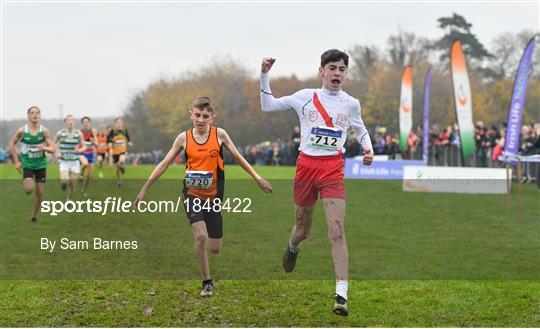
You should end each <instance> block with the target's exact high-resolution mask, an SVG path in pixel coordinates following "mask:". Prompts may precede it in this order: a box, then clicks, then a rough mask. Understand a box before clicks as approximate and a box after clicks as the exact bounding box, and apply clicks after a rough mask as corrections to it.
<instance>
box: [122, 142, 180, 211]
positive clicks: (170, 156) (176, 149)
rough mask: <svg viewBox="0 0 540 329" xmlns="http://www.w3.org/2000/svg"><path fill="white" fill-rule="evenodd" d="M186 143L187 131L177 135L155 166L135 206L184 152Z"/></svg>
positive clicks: (135, 205)
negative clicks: (163, 156)
mask: <svg viewBox="0 0 540 329" xmlns="http://www.w3.org/2000/svg"><path fill="white" fill-rule="evenodd" d="M185 145H186V133H181V134H180V135H178V136H177V137H176V139H175V140H174V143H173V145H172V147H171V149H170V150H169V152H168V153H167V155H166V156H165V158H164V159H163V160H161V162H160V163H159V164H158V165H157V166H156V168H154V171H152V174H150V178H148V180H147V181H146V183H145V184H144V186H143V187H142V188H141V190H140V192H139V194H138V195H137V198H136V199H135V201H134V202H133V207H135V208H136V207H137V205H138V204H139V202H140V201H142V200H143V199H144V195H145V194H146V191H148V189H149V188H150V187H151V186H152V185H153V184H154V182H155V181H157V180H158V179H159V177H161V175H163V173H164V172H165V171H167V168H169V165H170V164H171V163H172V162H173V161H174V159H175V158H176V157H177V156H178V154H180V152H182V150H183V149H184V148H185Z"/></svg>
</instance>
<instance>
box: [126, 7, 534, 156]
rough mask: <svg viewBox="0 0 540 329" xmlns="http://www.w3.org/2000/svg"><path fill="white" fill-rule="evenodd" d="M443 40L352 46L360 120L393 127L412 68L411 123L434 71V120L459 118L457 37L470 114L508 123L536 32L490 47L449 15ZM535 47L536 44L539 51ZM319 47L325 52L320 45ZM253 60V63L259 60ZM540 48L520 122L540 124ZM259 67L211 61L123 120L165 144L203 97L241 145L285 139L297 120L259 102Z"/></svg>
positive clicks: (504, 37) (136, 135)
mask: <svg viewBox="0 0 540 329" xmlns="http://www.w3.org/2000/svg"><path fill="white" fill-rule="evenodd" d="M437 22H438V27H439V28H440V30H441V35H442V36H441V38H439V39H435V40H429V39H427V38H424V37H421V36H417V35H415V34H414V33H411V32H406V31H401V30H399V31H398V32H397V33H396V34H395V35H391V36H389V37H388V39H387V41H386V47H385V48H380V47H377V46H374V45H362V44H359V45H355V46H353V47H352V49H350V50H348V51H347V52H348V53H349V55H350V62H349V77H348V81H347V83H346V84H345V86H344V90H345V91H347V92H348V93H349V94H351V95H352V96H354V97H357V98H358V99H359V100H360V102H361V104H362V117H363V119H364V122H365V123H366V125H368V127H371V128H373V127H374V126H376V125H379V126H384V127H387V129H389V130H390V131H395V132H397V130H398V106H399V92H400V78H401V70H402V68H403V67H404V66H405V65H412V67H413V108H414V109H413V126H414V128H416V127H417V126H421V122H422V118H421V112H422V111H421V108H422V101H423V94H424V90H423V89H424V74H425V72H426V69H427V68H428V67H430V68H431V74H432V85H431V103H430V117H431V121H432V122H436V123H439V124H440V125H443V126H447V125H450V124H451V123H453V122H456V121H457V120H456V117H455V109H454V103H453V102H454V100H453V93H452V80H451V75H450V64H449V50H450V45H451V43H452V42H453V41H454V40H455V39H459V40H460V41H461V43H462V46H463V51H464V53H465V56H466V58H467V64H468V73H469V79H470V85H471V91H472V95H473V101H472V104H473V119H474V120H475V121H477V120H480V121H483V122H484V123H485V124H486V125H492V124H500V123H502V122H503V121H506V117H507V114H508V104H509V102H510V98H511V93H512V87H513V79H514V74H515V71H516V70H517V66H518V64H519V59H520V57H521V54H522V52H523V50H524V48H525V46H526V44H527V42H528V41H529V39H530V38H531V37H533V36H534V34H535V33H537V31H530V30H524V31H521V32H519V33H509V32H506V33H503V34H500V35H498V36H497V37H496V38H495V39H494V40H492V43H491V45H490V47H486V46H484V45H483V44H482V43H481V42H480V41H479V40H478V39H477V37H476V36H475V35H474V33H473V31H472V27H473V24H471V23H469V22H468V21H467V20H466V19H465V18H464V17H462V16H460V15H458V14H453V15H452V16H449V17H441V18H439V19H438V21H437ZM538 47H540V45H537V48H538ZM321 52H322V50H321ZM256 64H258V63H256ZM538 64H540V50H538V49H536V51H535V56H534V64H533V68H534V70H533V72H532V75H531V78H530V80H529V87H528V91H527V102H526V106H525V108H524V117H523V122H524V123H529V122H532V121H536V122H540V111H539V108H540V106H539V105H540V68H539V66H538ZM316 70H317V68H314V70H313V71H314V75H313V76H312V77H310V78H307V79H299V78H298V77H296V76H295V75H290V76H282V77H276V76H272V79H271V86H272V92H273V94H274V95H275V96H276V97H279V96H284V95H290V94H292V93H294V92H295V91H297V90H299V89H302V88H318V87H320V79H319V78H318V77H317V75H316V72H317V71H316ZM259 89H260V88H259V79H258V72H251V71H250V70H249V69H248V68H247V67H246V66H245V65H244V64H243V63H241V62H239V61H235V60H234V59H231V58H222V59H219V60H214V61H213V62H212V63H210V64H208V65H207V66H205V67H203V68H201V69H199V70H197V72H185V73H183V74H181V75H180V76H177V77H173V78H162V79H159V80H157V81H154V82H152V83H150V84H149V85H148V86H147V87H146V88H145V89H144V90H141V91H139V92H138V93H137V94H136V95H134V96H133V97H132V99H131V100H130V103H129V106H128V107H127V108H126V110H125V113H124V114H125V121H126V125H127V126H128V128H129V129H130V134H132V138H133V140H134V141H136V146H135V150H153V149H167V148H168V147H169V146H170V144H171V143H172V138H173V137H174V136H176V135H177V134H178V133H180V132H181V131H184V130H187V129H189V128H191V127H192V123H191V121H190V119H189V115H188V110H189V108H190V104H191V101H192V100H193V99H194V98H195V97H197V96H200V95H206V96H209V97H211V98H212V99H213V100H214V101H215V102H216V104H217V111H216V112H217V113H216V114H217V122H216V125H219V126H221V127H223V128H225V129H227V131H228V132H229V133H230V135H232V138H233V139H234V140H235V141H237V143H238V144H239V145H249V144H256V143H259V142H261V141H264V140H275V139H276V138H289V137H290V135H291V133H292V129H293V126H294V125H296V124H298V119H297V116H296V113H294V112H293V111H290V112H286V113H283V114H280V115H272V114H268V113H263V112H262V111H261V110H260V102H259V91H260V90H259Z"/></svg>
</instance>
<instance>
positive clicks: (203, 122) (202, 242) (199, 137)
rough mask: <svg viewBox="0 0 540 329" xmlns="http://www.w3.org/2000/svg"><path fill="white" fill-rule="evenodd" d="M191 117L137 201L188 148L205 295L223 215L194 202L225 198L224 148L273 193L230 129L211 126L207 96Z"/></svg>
mask: <svg viewBox="0 0 540 329" xmlns="http://www.w3.org/2000/svg"><path fill="white" fill-rule="evenodd" d="M190 113H191V120H192V121H193V127H194V128H193V129H190V130H188V131H184V132H182V133H180V134H179V135H178V136H177V137H176V139H175V141H174V143H173V146H172V147H171V149H170V150H169V152H168V153H167V155H166V156H165V158H164V159H163V160H162V161H161V162H160V163H159V164H158V165H157V167H156V168H155V169H154V171H153V172H152V174H151V175H150V178H148V181H147V182H146V184H144V186H143V187H142V188H141V191H140V192H139V195H137V198H136V199H135V202H134V207H137V205H138V204H139V202H141V201H142V200H143V199H144V196H145V194H146V191H148V189H149V188H150V186H152V184H153V183H154V182H155V181H156V180H158V179H159V177H160V176H161V175H162V174H163V173H164V172H165V171H166V170H167V168H168V167H169V165H170V164H171V163H172V162H173V161H174V159H175V158H176V157H177V156H178V154H180V152H181V151H182V150H185V158H186V177H185V179H184V190H183V196H184V200H185V202H184V206H185V210H186V214H187V217H188V219H189V223H190V225H191V231H192V232H193V238H194V239H193V242H194V251H195V257H196V258H197V262H198V265H199V269H200V271H201V275H202V280H203V282H202V291H201V296H202V297H209V296H212V295H213V293H214V284H213V282H212V279H211V277H210V270H209V266H208V258H207V253H206V250H207V249H208V250H209V251H210V252H211V253H214V254H217V253H219V251H220V249H221V244H222V217H221V212H220V211H214V208H213V207H212V209H210V210H208V209H200V207H199V209H197V207H195V206H194V205H196V204H202V203H204V202H205V201H206V200H208V199H210V200H211V201H212V203H211V204H214V203H213V202H214V200H216V199H219V200H222V198H223V188H224V186H225V173H224V164H223V147H225V148H227V150H228V151H229V153H230V154H231V156H232V158H233V159H234V160H235V162H236V163H238V164H239V165H240V166H241V167H242V168H243V169H244V170H245V171H246V172H247V173H248V174H249V175H250V176H251V177H252V178H253V179H254V180H255V182H256V183H257V185H259V187H260V188H261V190H263V191H264V192H266V193H270V192H272V185H270V183H269V182H267V181H266V180H264V179H262V178H261V176H259V174H257V172H256V171H255V170H254V169H253V168H252V167H251V165H250V164H249V163H248V162H247V161H246V159H244V158H243V157H242V156H241V155H240V153H238V150H237V149H236V146H235V145H234V143H233V142H232V140H231V138H230V137H229V135H228V134H227V132H226V131H225V130H224V129H222V128H218V127H212V122H213V121H214V119H215V117H216V116H215V114H214V104H213V103H212V101H211V100H210V98H208V97H198V98H196V99H195V100H194V101H193V104H192V109H191V111H190Z"/></svg>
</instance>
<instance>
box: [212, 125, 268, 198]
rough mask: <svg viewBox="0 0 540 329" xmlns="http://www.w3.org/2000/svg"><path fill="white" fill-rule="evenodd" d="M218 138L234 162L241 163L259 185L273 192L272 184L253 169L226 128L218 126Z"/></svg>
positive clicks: (266, 190) (262, 188)
mask: <svg viewBox="0 0 540 329" xmlns="http://www.w3.org/2000/svg"><path fill="white" fill-rule="evenodd" d="M218 139H220V140H221V141H222V145H223V146H225V147H226V148H227V150H228V151H229V153H230V154H231V156H232V158H233V160H234V162H236V163H237V164H239V165H240V167H242V169H244V170H245V171H246V172H247V173H248V174H249V175H250V176H251V177H252V178H253V179H254V180H255V182H257V185H259V187H260V188H261V190H263V191H264V192H266V193H272V192H273V189H272V185H271V184H270V183H269V182H268V181H266V180H264V179H263V178H262V177H261V176H260V175H259V174H258V173H257V172H256V171H255V169H253V167H252V166H251V165H250V164H249V162H247V161H246V159H244V157H243V156H242V155H241V154H240V153H239V152H238V149H237V148H236V146H235V145H234V143H233V141H232V140H231V138H230V137H229V135H228V134H227V132H226V131H225V130H224V129H221V128H218Z"/></svg>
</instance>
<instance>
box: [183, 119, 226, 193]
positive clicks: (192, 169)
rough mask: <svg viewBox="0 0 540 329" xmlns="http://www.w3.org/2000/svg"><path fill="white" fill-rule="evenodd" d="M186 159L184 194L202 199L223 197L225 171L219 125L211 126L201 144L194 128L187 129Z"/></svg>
mask: <svg viewBox="0 0 540 329" xmlns="http://www.w3.org/2000/svg"><path fill="white" fill-rule="evenodd" d="M185 160H186V177H185V179H184V190H183V191H184V194H187V195H191V196H195V197H198V198H201V199H209V198H216V197H217V198H219V199H222V198H223V189H224V186H225V172H224V163H223V149H222V147H221V145H220V143H219V140H218V136H217V127H210V132H209V134H208V138H207V139H206V142H204V143H201V144H199V143H197V141H196V140H195V138H194V136H193V129H191V130H188V131H186V151H185Z"/></svg>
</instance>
